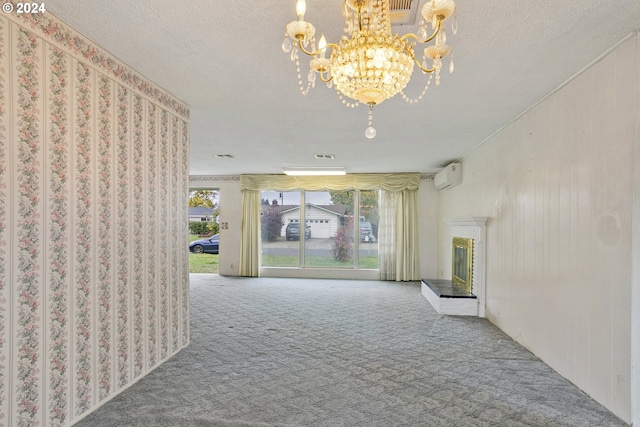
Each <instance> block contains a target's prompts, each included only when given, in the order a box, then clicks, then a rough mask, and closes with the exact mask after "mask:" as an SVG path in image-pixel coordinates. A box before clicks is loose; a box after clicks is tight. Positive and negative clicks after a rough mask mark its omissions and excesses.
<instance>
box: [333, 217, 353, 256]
mask: <svg viewBox="0 0 640 427" xmlns="http://www.w3.org/2000/svg"><path fill="white" fill-rule="evenodd" d="M331 255H332V256H333V259H335V260H336V261H351V260H352V259H353V228H352V227H350V226H349V225H348V224H347V225H341V226H340V227H338V231H336V235H335V237H334V238H333V242H332V243H331Z"/></svg>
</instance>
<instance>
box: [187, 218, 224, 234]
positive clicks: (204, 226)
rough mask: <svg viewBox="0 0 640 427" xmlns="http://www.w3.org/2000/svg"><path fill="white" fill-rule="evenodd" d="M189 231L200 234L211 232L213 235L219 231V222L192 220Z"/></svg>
mask: <svg viewBox="0 0 640 427" xmlns="http://www.w3.org/2000/svg"><path fill="white" fill-rule="evenodd" d="M214 230H215V231H214ZM189 232H190V233H191V234H198V235H200V234H209V233H211V235H213V234H216V233H217V232H218V223H216V222H213V221H191V222H189Z"/></svg>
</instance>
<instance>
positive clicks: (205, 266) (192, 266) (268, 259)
mask: <svg viewBox="0 0 640 427" xmlns="http://www.w3.org/2000/svg"><path fill="white" fill-rule="evenodd" d="M198 239H201V237H199V236H198V235H196V234H190V235H189V242H193V241H194V240H198ZM219 264H220V261H219V257H218V255H217V254H215V255H214V254H194V253H191V252H189V273H215V274H219V273H218V272H219ZM262 265H263V266H265V267H299V266H300V261H299V260H298V257H297V256H284V255H263V256H262ZM305 266H306V267H325V268H353V261H349V262H344V261H336V260H334V259H333V258H329V257H306V258H305ZM360 268H361V269H368V268H373V269H375V268H378V258H377V257H374V256H364V257H363V256H361V257H360Z"/></svg>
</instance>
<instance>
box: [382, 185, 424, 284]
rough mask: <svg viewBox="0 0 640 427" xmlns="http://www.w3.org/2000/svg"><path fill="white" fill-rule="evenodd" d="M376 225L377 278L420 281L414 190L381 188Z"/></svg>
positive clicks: (416, 199)
mask: <svg viewBox="0 0 640 427" xmlns="http://www.w3.org/2000/svg"><path fill="white" fill-rule="evenodd" d="M379 213H380V227H379V228H378V251H379V252H378V258H379V260H378V269H379V271H380V279H381V280H395V281H410V280H420V253H419V248H420V242H419V238H418V192H417V191H416V190H403V191H382V192H381V195H380V207H379Z"/></svg>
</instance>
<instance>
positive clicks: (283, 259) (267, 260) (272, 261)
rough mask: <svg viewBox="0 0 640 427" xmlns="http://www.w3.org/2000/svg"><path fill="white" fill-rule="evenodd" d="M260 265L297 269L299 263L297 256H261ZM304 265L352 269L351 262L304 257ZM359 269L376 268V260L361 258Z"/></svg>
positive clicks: (374, 258)
mask: <svg viewBox="0 0 640 427" xmlns="http://www.w3.org/2000/svg"><path fill="white" fill-rule="evenodd" d="M262 265H263V266H265V267H298V266H299V265H300V261H299V260H298V257H297V256H284V255H263V256H262ZM304 265H305V267H329V268H353V261H336V260H334V259H333V258H328V257H306V258H305V263H304ZM360 268H361V269H363V268H364V269H367V268H373V269H375V268H378V258H377V257H373V256H368V257H362V256H361V257H360Z"/></svg>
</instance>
